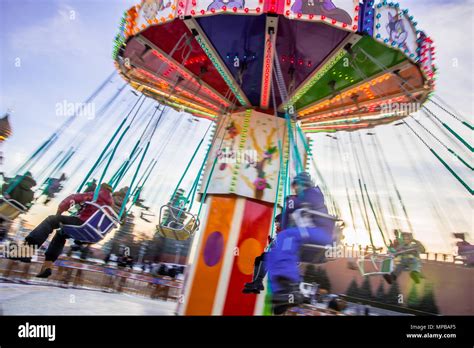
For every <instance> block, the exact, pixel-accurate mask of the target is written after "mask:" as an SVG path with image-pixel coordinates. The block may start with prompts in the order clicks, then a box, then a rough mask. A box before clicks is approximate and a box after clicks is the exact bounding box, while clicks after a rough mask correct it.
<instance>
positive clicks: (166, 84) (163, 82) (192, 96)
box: [135, 67, 220, 112]
mask: <svg viewBox="0 0 474 348" xmlns="http://www.w3.org/2000/svg"><path fill="white" fill-rule="evenodd" d="M135 70H136V72H137V73H140V74H142V75H144V76H146V77H148V78H150V79H152V80H155V81H156V82H158V84H159V85H160V86H164V88H163V89H165V88H166V89H169V87H170V83H169V82H168V81H166V80H165V79H162V78H160V77H158V76H156V75H153V74H151V73H149V72H148V71H146V70H143V69H142V68H138V67H135ZM174 89H175V90H176V91H177V92H179V93H182V94H183V95H185V96H186V97H187V98H190V99H194V100H195V101H197V102H200V103H202V104H204V105H206V106H208V107H210V108H211V109H214V110H216V111H218V112H219V111H220V108H219V107H218V106H216V105H214V104H212V103H210V102H209V101H207V100H205V99H202V98H200V97H198V96H197V95H196V94H193V93H190V92H188V91H186V90H185V89H183V88H181V87H179V86H176V87H175V88H174ZM169 92H170V91H168V92H165V93H169Z"/></svg>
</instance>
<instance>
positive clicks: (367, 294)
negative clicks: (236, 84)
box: [359, 277, 373, 300]
mask: <svg viewBox="0 0 474 348" xmlns="http://www.w3.org/2000/svg"><path fill="white" fill-rule="evenodd" d="M359 296H360V297H361V298H365V299H367V300H371V299H373V296H372V289H371V288H370V280H369V277H364V281H363V282H362V285H361V287H360V291H359Z"/></svg>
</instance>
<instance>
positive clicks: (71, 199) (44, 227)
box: [13, 183, 113, 278]
mask: <svg viewBox="0 0 474 348" xmlns="http://www.w3.org/2000/svg"><path fill="white" fill-rule="evenodd" d="M93 199H94V192H87V193H75V194H72V195H70V196H68V197H66V198H65V199H64V200H63V201H62V202H61V203H60V204H59V206H58V210H57V212H56V215H50V216H48V217H47V218H46V219H44V220H43V221H42V222H41V223H40V224H39V225H38V226H36V228H35V229H34V230H33V231H31V232H30V234H28V236H26V237H25V244H26V245H28V246H33V247H36V248H39V247H40V246H41V245H43V243H44V242H45V241H46V240H47V239H48V237H49V235H50V234H51V233H52V232H53V231H54V230H57V229H59V228H60V227H61V224H65V225H76V226H79V225H82V224H83V223H84V222H85V221H87V220H88V219H89V218H90V217H91V216H92V215H93V214H94V213H95V212H96V211H97V209H98V208H97V207H95V206H93V205H84V206H83V207H82V209H81V210H80V211H79V213H78V214H77V216H69V215H62V214H63V213H64V212H65V211H67V210H68V209H69V208H70V207H71V205H76V204H81V203H84V202H90V201H92V200H93ZM95 203H97V205H99V206H104V205H107V206H112V205H113V198H112V187H111V186H110V185H108V184H105V183H104V184H102V185H101V186H100V190H99V195H98V197H97V200H96V201H95ZM67 238H68V237H67V236H66V235H64V234H63V233H62V232H61V231H58V232H56V234H55V235H54V237H53V239H52V240H51V243H49V246H48V248H47V249H46V252H45V262H44V264H43V266H42V268H41V271H40V273H38V275H37V277H39V278H48V277H49V276H50V275H51V274H52V268H53V263H54V261H56V260H57V258H58V257H59V255H61V252H62V250H63V248H64V244H65V243H66V239H67ZM31 256H33V255H31ZM13 259H18V260H19V261H23V262H31V257H26V258H13Z"/></svg>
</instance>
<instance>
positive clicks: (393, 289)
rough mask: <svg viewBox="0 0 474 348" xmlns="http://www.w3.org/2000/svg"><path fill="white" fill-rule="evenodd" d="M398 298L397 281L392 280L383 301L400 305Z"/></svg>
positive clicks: (398, 288)
mask: <svg viewBox="0 0 474 348" xmlns="http://www.w3.org/2000/svg"><path fill="white" fill-rule="evenodd" d="M399 298H400V287H399V286H398V282H397V281H394V282H392V285H390V289H388V292H387V294H386V295H385V301H384V302H385V303H386V304H391V305H396V306H398V305H400V302H399Z"/></svg>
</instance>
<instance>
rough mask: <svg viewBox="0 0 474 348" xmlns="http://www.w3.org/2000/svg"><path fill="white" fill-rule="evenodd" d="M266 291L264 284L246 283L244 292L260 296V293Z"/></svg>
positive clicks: (256, 282)
mask: <svg viewBox="0 0 474 348" xmlns="http://www.w3.org/2000/svg"><path fill="white" fill-rule="evenodd" d="M263 290H265V287H264V286H263V284H262V282H258V281H255V282H250V283H245V285H244V289H243V290H242V292H243V293H244V294H259V293H260V291H263Z"/></svg>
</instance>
